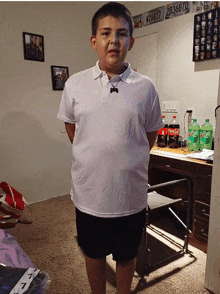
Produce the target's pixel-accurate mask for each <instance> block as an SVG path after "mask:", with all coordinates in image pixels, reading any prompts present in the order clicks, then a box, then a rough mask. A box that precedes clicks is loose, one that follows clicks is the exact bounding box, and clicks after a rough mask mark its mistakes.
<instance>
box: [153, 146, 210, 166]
mask: <svg viewBox="0 0 220 294" xmlns="http://www.w3.org/2000/svg"><path fill="white" fill-rule="evenodd" d="M150 153H151V154H152V155H159V156H163V157H169V158H173V159H179V160H184V161H190V162H196V163H199V164H205V165H210V166H212V165H213V164H212V163H207V162H206V161H205V160H201V159H194V158H189V157H187V156H186V155H187V154H191V153H193V151H189V149H188V148H187V147H180V148H169V147H165V148H161V147H158V146H154V147H153V148H152V149H151V152H150Z"/></svg>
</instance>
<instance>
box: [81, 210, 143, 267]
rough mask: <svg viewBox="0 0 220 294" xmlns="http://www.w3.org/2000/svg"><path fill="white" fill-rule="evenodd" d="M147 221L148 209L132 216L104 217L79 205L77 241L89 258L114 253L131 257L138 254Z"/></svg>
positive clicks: (122, 257) (117, 256) (118, 257)
mask: <svg viewBox="0 0 220 294" xmlns="http://www.w3.org/2000/svg"><path fill="white" fill-rule="evenodd" d="M145 221H146V209H144V210H142V211H141V212H139V213H137V214H133V215H130V216H125V217H116V218H115V217H112V218H102V217H96V216H92V215H89V214H86V213H83V212H81V211H79V210H78V209H77V208H76V227H77V234H78V245H79V246H80V247H81V249H82V250H83V252H84V253H85V255H87V256H88V257H90V258H101V257H105V256H107V255H109V254H112V255H113V259H114V260H115V261H118V262H122V261H129V260H132V259H133V258H135V257H136V256H137V253H138V247H139V245H140V242H141V237H142V233H143V230H144V228H145Z"/></svg>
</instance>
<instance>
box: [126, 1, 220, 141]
mask: <svg viewBox="0 0 220 294" xmlns="http://www.w3.org/2000/svg"><path fill="white" fill-rule="evenodd" d="M124 3H125V4H126V6H127V7H128V9H129V10H130V11H131V13H132V15H138V14H140V13H143V12H146V11H148V10H150V9H153V8H156V7H160V6H165V5H166V4H167V3H171V2H165V1H163V2H154V1H152V2H147V1H143V2H139V1H130V2H127V1H126V2H124ZM194 15H195V13H188V14H185V15H183V16H178V17H175V18H173V19H167V20H164V21H162V22H159V23H155V24H151V25H148V26H144V27H142V28H139V29H136V30H135V32H134V36H135V37H140V36H143V35H147V34H152V33H155V32H157V35H158V48H157V79H156V86H157V89H158V92H159V96H160V100H161V102H162V101H172V100H173V101H179V113H178V114H177V119H178V121H179V123H180V127H181V128H180V130H181V135H182V136H184V115H185V112H186V110H187V109H188V107H193V108H194V109H195V112H194V114H193V117H194V118H197V120H198V123H199V124H200V125H202V124H203V123H204V122H205V119H206V118H209V119H210V123H211V124H212V125H213V127H214V128H215V123H216V122H215V112H214V110H215V107H216V106H217V96H218V74H219V68H220V59H216V60H210V61H204V62H200V63H199V64H198V63H195V62H192V52H193V22H194ZM147 46H151V44H146V47H147ZM133 67H134V68H135V65H133ZM172 116H173V114H166V117H167V119H168V123H169V121H170V120H171V119H172Z"/></svg>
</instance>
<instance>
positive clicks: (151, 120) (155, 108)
mask: <svg viewBox="0 0 220 294" xmlns="http://www.w3.org/2000/svg"><path fill="white" fill-rule="evenodd" d="M151 95H152V97H151V99H149V101H151V111H150V114H148V117H147V118H146V124H145V131H146V132H154V131H158V130H159V129H161V128H162V127H163V121H162V113H161V108H160V101H159V97H158V94H157V92H156V90H155V89H154V91H152V92H151Z"/></svg>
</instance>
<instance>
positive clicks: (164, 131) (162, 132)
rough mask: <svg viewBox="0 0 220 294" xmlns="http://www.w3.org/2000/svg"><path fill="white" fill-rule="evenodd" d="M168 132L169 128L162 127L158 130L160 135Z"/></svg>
mask: <svg viewBox="0 0 220 294" xmlns="http://www.w3.org/2000/svg"><path fill="white" fill-rule="evenodd" d="M167 134H168V129H167V128H162V129H160V130H159V131H158V135H163V136H166V135H167Z"/></svg>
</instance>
